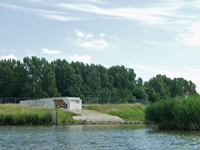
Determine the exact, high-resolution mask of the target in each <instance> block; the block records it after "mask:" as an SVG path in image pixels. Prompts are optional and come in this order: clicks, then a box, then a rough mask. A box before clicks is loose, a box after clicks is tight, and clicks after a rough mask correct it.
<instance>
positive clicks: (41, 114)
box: [0, 104, 83, 125]
mask: <svg viewBox="0 0 200 150" xmlns="http://www.w3.org/2000/svg"><path fill="white" fill-rule="evenodd" d="M50 111H51V112H54V113H53V114H55V112H57V114H58V118H57V119H58V122H68V123H74V122H75V121H74V119H73V118H72V117H73V116H76V114H75V113H72V112H69V111H63V110H56V109H47V108H41V107H26V106H23V107H20V106H19V104H0V125H48V124H52V114H50V113H49V112H50ZM79 122H81V121H79ZM82 122H83V121H82Z"/></svg>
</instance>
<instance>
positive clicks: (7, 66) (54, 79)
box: [0, 56, 197, 102]
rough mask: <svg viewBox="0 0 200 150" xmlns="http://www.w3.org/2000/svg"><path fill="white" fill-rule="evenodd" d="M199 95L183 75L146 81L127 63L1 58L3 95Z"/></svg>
mask: <svg viewBox="0 0 200 150" xmlns="http://www.w3.org/2000/svg"><path fill="white" fill-rule="evenodd" d="M195 94H197V91H196V85H195V84H194V83H193V82H192V81H190V80H189V81H187V80H185V79H183V78H174V79H171V78H168V77H166V75H157V76H156V77H153V78H151V79H150V80H149V81H146V82H144V83H143V80H142V78H136V73H135V72H134V70H133V69H131V68H126V67H125V66H123V65H122V66H112V67H110V68H105V67H104V66H102V65H100V64H99V65H94V64H91V65H88V64H84V63H82V62H71V63H69V62H67V61H66V60H65V59H64V60H60V59H57V60H55V61H52V62H48V61H47V60H46V59H45V58H38V57H36V56H32V57H31V58H29V57H24V59H23V62H20V61H19V60H14V59H12V60H11V59H8V60H5V59H4V60H3V59H2V60H0V97H2V98H4V97H41V98H43V97H58V96H69V97H70V96H72V97H81V98H85V97H98V98H129V99H144V100H149V101H152V102H155V101H157V100H160V99H168V98H173V97H182V96H189V95H195Z"/></svg>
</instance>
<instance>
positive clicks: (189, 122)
mask: <svg viewBox="0 0 200 150" xmlns="http://www.w3.org/2000/svg"><path fill="white" fill-rule="evenodd" d="M199 108H200V97H198V96H191V97H183V98H174V99H170V100H161V101H158V102H156V103H154V104H152V105H149V106H147V107H146V109H145V116H146V119H147V120H148V121H152V122H154V123H155V124H157V125H158V126H159V128H160V129H180V130H199V129H200V109H199Z"/></svg>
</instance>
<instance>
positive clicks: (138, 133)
mask: <svg viewBox="0 0 200 150" xmlns="http://www.w3.org/2000/svg"><path fill="white" fill-rule="evenodd" d="M0 149H1V150H9V149H12V150H13V149H23V150H24V149H25V150H26V149H27V150H28V149H70V150H71V149H72V150H73V149H75V150H76V149H81V150H82V149H99V150H102V149H113V150H116V149H127V150H128V149H200V132H199V131H164V130H161V131H160V130H157V129H150V128H146V127H145V125H134V124H132V125H74V126H73V125H68V126H0Z"/></svg>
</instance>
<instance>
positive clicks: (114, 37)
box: [111, 36, 120, 41]
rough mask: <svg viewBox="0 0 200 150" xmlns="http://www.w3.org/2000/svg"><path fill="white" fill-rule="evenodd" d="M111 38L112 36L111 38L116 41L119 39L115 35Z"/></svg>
mask: <svg viewBox="0 0 200 150" xmlns="http://www.w3.org/2000/svg"><path fill="white" fill-rule="evenodd" d="M111 38H112V39H115V40H116V41H120V40H119V38H118V37H116V36H112V37H111Z"/></svg>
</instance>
